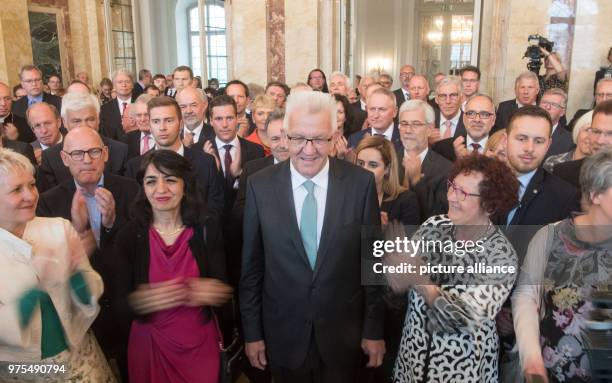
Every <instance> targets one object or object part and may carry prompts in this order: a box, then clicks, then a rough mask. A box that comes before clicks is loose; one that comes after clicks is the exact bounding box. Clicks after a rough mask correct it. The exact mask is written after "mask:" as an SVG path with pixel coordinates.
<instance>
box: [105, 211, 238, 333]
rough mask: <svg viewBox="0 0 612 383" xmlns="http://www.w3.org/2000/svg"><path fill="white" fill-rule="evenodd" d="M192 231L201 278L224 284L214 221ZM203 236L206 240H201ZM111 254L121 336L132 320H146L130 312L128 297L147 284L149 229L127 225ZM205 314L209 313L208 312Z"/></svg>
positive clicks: (219, 237) (218, 234)
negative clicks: (112, 254) (215, 280)
mask: <svg viewBox="0 0 612 383" xmlns="http://www.w3.org/2000/svg"><path fill="white" fill-rule="evenodd" d="M204 228H205V229H204ZM204 230H205V231H206V234H204ZM193 231H194V233H193V237H191V239H190V240H189V248H190V249H191V252H192V254H193V258H194V259H195V261H196V263H197V265H198V268H199V271H200V277H202V278H215V279H219V280H221V281H225V280H226V278H225V258H224V254H223V239H222V235H221V231H220V230H219V225H218V223H217V222H216V220H215V219H214V217H208V218H207V220H206V223H205V224H204V225H203V226H196V227H193ZM205 236H206V239H204V237H205ZM113 253H114V260H113V264H112V265H111V272H112V275H113V276H114V283H113V289H112V290H113V291H112V292H111V295H112V297H113V307H114V308H115V310H114V313H115V317H116V319H117V323H118V324H119V325H120V326H121V328H122V332H125V333H129V326H130V324H131V321H132V320H133V319H139V320H146V318H147V317H146V316H138V315H136V314H135V313H134V312H133V311H132V310H131V309H130V306H129V305H128V302H127V297H128V295H129V294H130V293H132V292H133V291H134V290H136V288H137V287H138V286H139V285H141V284H146V283H149V260H150V243H149V226H142V225H140V224H138V223H137V222H136V221H131V222H129V223H127V224H126V225H125V226H124V227H123V228H122V229H121V230H120V231H119V233H117V236H116V238H115V246H114V252H113ZM204 310H205V312H208V311H207V310H208V309H207V308H204Z"/></svg>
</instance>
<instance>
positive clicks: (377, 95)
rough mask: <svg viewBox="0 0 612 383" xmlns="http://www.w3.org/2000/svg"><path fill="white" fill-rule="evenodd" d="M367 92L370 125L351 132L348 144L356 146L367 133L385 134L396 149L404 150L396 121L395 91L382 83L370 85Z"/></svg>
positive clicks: (352, 146)
mask: <svg viewBox="0 0 612 383" xmlns="http://www.w3.org/2000/svg"><path fill="white" fill-rule="evenodd" d="M367 93H368V105H367V110H368V125H369V126H370V127H369V128H367V129H363V130H360V131H358V132H355V133H353V134H351V135H350V136H349V139H348V146H349V147H350V148H356V147H357V145H359V142H361V140H362V139H363V138H364V137H366V134H367V135H370V136H384V137H385V139H387V140H388V141H391V143H393V146H394V147H395V150H396V151H401V150H403V147H402V141H401V140H400V134H399V129H398V128H397V123H396V122H395V121H394V118H395V116H396V115H397V106H396V105H395V96H394V95H393V92H391V91H390V90H389V89H387V88H383V87H381V86H380V85H377V86H376V88H375V87H374V85H371V86H370V87H368V90H367Z"/></svg>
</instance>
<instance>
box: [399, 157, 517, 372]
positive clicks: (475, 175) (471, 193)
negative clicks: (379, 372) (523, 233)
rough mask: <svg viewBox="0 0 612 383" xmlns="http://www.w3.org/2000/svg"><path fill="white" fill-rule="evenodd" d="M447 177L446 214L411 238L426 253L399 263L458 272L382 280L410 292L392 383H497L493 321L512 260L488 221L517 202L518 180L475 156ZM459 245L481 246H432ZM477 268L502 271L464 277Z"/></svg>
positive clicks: (505, 241) (511, 279) (431, 220)
mask: <svg viewBox="0 0 612 383" xmlns="http://www.w3.org/2000/svg"><path fill="white" fill-rule="evenodd" d="M448 178H449V182H448V194H447V196H448V204H449V209H448V215H439V216H434V217H431V218H429V219H428V220H427V221H425V223H423V224H422V225H421V227H420V228H419V230H418V231H417V232H416V233H415V234H414V235H413V236H412V241H413V243H414V242H415V241H417V240H425V241H427V243H432V242H433V243H434V245H433V249H425V250H423V248H419V250H418V251H417V254H416V256H415V257H414V258H409V257H404V255H400V256H401V257H402V260H403V261H406V260H408V259H413V260H416V261H413V262H415V263H416V266H417V269H418V268H420V267H421V266H426V265H447V266H450V265H452V266H456V267H459V266H461V267H462V268H463V272H461V270H459V269H455V270H456V272H455V273H453V274H451V273H446V274H442V273H438V274H433V273H429V274H428V275H427V276H425V277H424V278H422V277H420V276H419V277H414V278H412V276H411V275H402V276H397V274H395V275H394V276H391V277H389V283H390V285H391V286H392V287H393V288H394V289H396V290H401V289H402V288H405V287H410V288H411V289H410V291H409V305H408V311H407V313H406V319H405V323H404V330H403V334H402V340H401V343H400V348H399V353H398V356H397V361H396V364H395V371H394V381H395V382H441V383H443V382H488V383H489V382H497V381H498V352H499V347H498V343H499V339H498V336H497V330H496V327H495V317H496V315H497V313H498V312H499V310H500V309H501V307H502V305H503V303H504V302H505V300H506V298H507V297H508V295H509V294H510V289H511V288H512V285H513V283H514V280H515V277H516V273H515V272H514V273H513V272H512V270H511V269H510V266H514V267H516V263H517V255H516V252H515V251H514V249H513V247H512V245H511V244H510V242H509V241H508V239H507V238H506V237H505V236H504V235H503V234H502V232H501V231H500V230H499V229H498V228H496V227H495V226H493V225H492V224H491V219H490V217H492V216H495V215H497V214H505V213H507V212H508V211H509V210H510V209H511V208H512V207H513V206H515V205H516V204H517V203H518V201H517V195H518V181H517V179H516V177H514V176H513V175H512V172H511V171H510V170H509V169H508V168H507V166H506V165H505V164H503V163H502V162H501V161H499V160H497V159H495V158H491V157H485V156H482V155H479V154H474V155H470V156H466V157H464V158H462V159H459V160H458V161H456V162H455V164H454V166H453V168H452V169H451V171H450V174H449V177H448ZM467 241H482V242H480V243H481V245H482V248H472V249H469V250H468V249H465V251H460V250H459V248H458V247H454V250H453V248H450V249H449V248H447V247H446V245H445V246H444V248H443V249H442V248H439V247H438V248H437V247H436V244H437V243H445V244H448V243H453V244H455V245H458V244H461V243H466V244H467ZM395 257H396V256H392V258H395ZM395 259H397V258H395ZM479 264H486V265H488V266H499V267H505V270H507V271H508V272H506V273H504V272H496V273H485V272H482V271H480V272H479V271H474V270H472V271H473V272H470V267H471V268H472V269H473V268H474V267H478V265H479Z"/></svg>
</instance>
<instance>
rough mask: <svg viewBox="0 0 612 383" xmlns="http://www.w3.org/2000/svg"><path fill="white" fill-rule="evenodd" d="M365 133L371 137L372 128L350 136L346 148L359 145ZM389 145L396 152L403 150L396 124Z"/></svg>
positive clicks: (395, 123)
mask: <svg viewBox="0 0 612 383" xmlns="http://www.w3.org/2000/svg"><path fill="white" fill-rule="evenodd" d="M366 133H367V134H369V135H372V128H367V129H364V130H360V131H358V132H355V133H353V134H351V135H350V136H349V138H348V147H349V148H356V147H357V145H359V143H360V142H361V140H363V138H364V137H365V135H366ZM391 143H392V144H393V146H394V147H395V151H396V152H401V151H403V150H404V145H403V144H402V140H401V139H400V133H399V128H398V123H397V122H394V123H393V134H391Z"/></svg>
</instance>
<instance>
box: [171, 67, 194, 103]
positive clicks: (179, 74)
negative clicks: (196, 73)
mask: <svg viewBox="0 0 612 383" xmlns="http://www.w3.org/2000/svg"><path fill="white" fill-rule="evenodd" d="M171 79H172V87H171V88H166V95H167V96H169V97H172V98H175V97H176V94H177V93H178V92H179V91H181V90H183V89H185V88H188V87H190V86H192V84H193V71H192V70H191V68H190V67H188V66H186V65H181V66H178V67H176V68H174V71H173V72H172V77H171Z"/></svg>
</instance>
